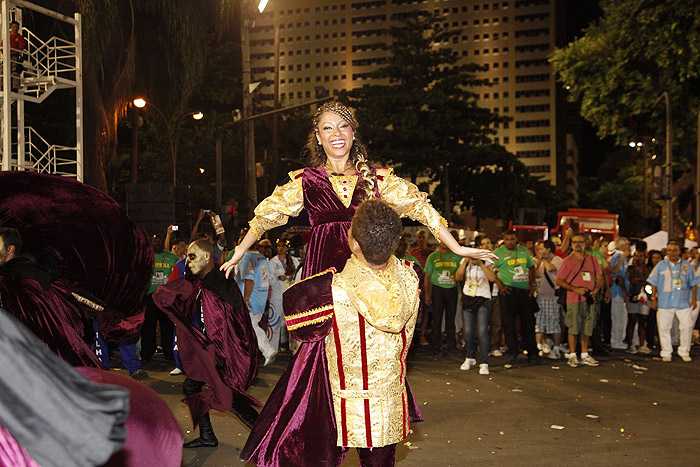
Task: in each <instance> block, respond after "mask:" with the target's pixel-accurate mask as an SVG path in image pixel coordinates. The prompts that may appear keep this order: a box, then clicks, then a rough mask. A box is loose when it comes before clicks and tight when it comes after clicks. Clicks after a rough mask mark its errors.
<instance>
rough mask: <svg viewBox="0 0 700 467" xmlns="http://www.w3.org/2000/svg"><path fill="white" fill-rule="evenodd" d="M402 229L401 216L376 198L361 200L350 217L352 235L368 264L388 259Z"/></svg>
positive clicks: (380, 262) (392, 252)
mask: <svg viewBox="0 0 700 467" xmlns="http://www.w3.org/2000/svg"><path fill="white" fill-rule="evenodd" d="M402 231H403V226H402V225H401V218H400V217H399V215H398V214H396V211H394V210H393V209H392V208H391V206H389V205H388V204H386V203H385V202H383V201H379V200H376V199H370V200H367V201H364V202H362V203H361V204H360V206H359V207H358V208H357V211H355V216H354V217H353V218H352V236H353V237H354V238H355V240H356V241H357V243H358V244H359V245H360V249H362V254H363V255H364V257H365V259H366V260H367V262H368V263H370V264H375V265H379V264H384V263H386V262H387V261H388V260H389V258H390V257H391V255H393V254H394V251H396V247H397V246H398V244H399V239H400V238H401V232H402Z"/></svg>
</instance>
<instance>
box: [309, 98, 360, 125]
mask: <svg viewBox="0 0 700 467" xmlns="http://www.w3.org/2000/svg"><path fill="white" fill-rule="evenodd" d="M324 112H333V113H334V114H336V115H338V116H340V117H341V118H342V119H343V120H345V121H346V122H348V123H349V124H350V126H351V127H352V129H353V130H356V129H357V127H358V123H357V120H356V119H355V114H353V113H352V110H350V109H349V108H347V107H346V106H344V105H343V104H341V103H340V102H338V101H328V102H324V103H323V105H322V106H321V107H319V108H318V110H317V111H316V114H315V115H314V128H316V127H317V126H318V122H319V120H321V115H323V113H324Z"/></svg>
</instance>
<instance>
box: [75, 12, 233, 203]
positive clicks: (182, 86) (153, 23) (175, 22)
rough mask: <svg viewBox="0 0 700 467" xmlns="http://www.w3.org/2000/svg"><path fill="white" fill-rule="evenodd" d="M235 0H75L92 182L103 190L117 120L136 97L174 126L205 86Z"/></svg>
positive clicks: (114, 154)
mask: <svg viewBox="0 0 700 467" xmlns="http://www.w3.org/2000/svg"><path fill="white" fill-rule="evenodd" d="M234 5H235V1H234V0H205V1H201V2H198V5H197V8H192V5H191V2H188V1H187V0H138V1H135V0H129V1H122V0H76V7H77V9H78V11H79V12H80V13H81V14H82V17H83V38H84V40H83V50H84V52H83V58H84V73H83V79H84V87H85V101H86V109H85V111H86V119H85V121H86V128H85V150H86V156H87V157H86V160H87V162H92V163H91V164H88V169H89V170H88V174H87V178H88V181H89V182H90V183H92V184H94V185H95V186H97V187H99V188H102V189H106V188H107V179H106V175H105V173H106V171H107V168H108V167H110V166H111V165H112V163H111V159H113V158H116V157H117V123H118V119H119V116H120V115H122V114H123V113H124V112H125V110H126V109H127V107H128V105H129V103H130V102H131V100H132V99H133V98H134V97H135V94H136V93H139V94H144V95H145V96H146V97H147V98H148V99H149V100H151V101H152V102H155V103H156V105H158V106H159V107H161V108H162V109H163V111H164V113H165V114H166V115H168V116H173V117H172V120H173V121H176V120H177V118H178V117H179V115H180V114H181V113H182V111H183V110H184V109H185V108H186V106H187V103H188V101H189V99H190V98H191V96H192V93H193V91H194V90H195V89H196V88H197V86H198V85H199V84H200V82H201V79H202V73H203V70H204V66H205V64H206V57H207V45H208V41H207V40H206V36H207V34H216V33H219V32H220V31H222V30H223V29H224V28H225V27H226V26H228V25H230V21H231V18H232V17H233V13H234V9H233V7H234Z"/></svg>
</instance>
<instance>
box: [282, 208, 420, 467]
mask: <svg viewBox="0 0 700 467" xmlns="http://www.w3.org/2000/svg"><path fill="white" fill-rule="evenodd" d="M401 231H402V226H401V220H400V219H399V216H398V215H397V214H396V212H395V211H394V210H393V209H392V208H391V207H390V206H389V205H387V204H386V203H384V202H381V201H377V200H368V201H365V202H363V203H362V204H361V205H360V206H359V207H358V209H357V211H356V213H355V216H354V217H353V220H352V224H351V227H350V229H349V231H348V243H349V246H350V250H351V251H352V256H351V257H350V259H349V260H348V261H347V263H346V264H345V267H344V269H343V271H342V272H340V273H336V272H335V270H334V269H329V270H327V271H324V272H322V273H320V274H317V275H315V276H312V277H309V278H307V279H305V280H303V281H301V282H299V283H298V284H296V285H294V286H292V287H291V288H290V289H288V291H287V292H285V295H284V308H285V315H286V321H287V328H288V329H289V331H290V334H291V336H292V337H294V338H296V339H298V340H301V341H316V340H320V339H325V343H326V345H325V348H326V359H327V365H328V375H329V384H330V389H331V393H332V396H333V397H332V398H333V411H334V415H335V422H336V427H337V433H338V435H337V443H336V447H335V449H338V450H340V454H341V456H344V454H345V453H346V452H347V450H348V448H350V447H356V448H357V449H358V454H359V457H360V464H361V465H364V466H369V465H372V466H379V465H381V466H384V465H394V456H395V451H396V443H398V442H399V441H401V440H403V439H405V438H406V436H407V434H408V432H409V415H408V394H407V391H406V384H405V378H406V356H407V354H408V349H409V347H410V343H411V340H412V338H413V331H414V328H415V324H416V317H417V314H418V305H419V280H418V276H417V275H416V273H415V271H414V270H413V268H412V266H411V264H410V263H409V262H408V261H405V260H399V259H398V258H396V257H395V256H394V255H393V252H394V251H395V250H396V247H397V245H398V242H399V238H400V236H401ZM333 448H334V447H332V446H328V447H326V448H324V447H319V449H333ZM370 448H371V449H370Z"/></svg>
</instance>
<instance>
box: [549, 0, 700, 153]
mask: <svg viewBox="0 0 700 467" xmlns="http://www.w3.org/2000/svg"><path fill="white" fill-rule="evenodd" d="M601 3H602V4H601V6H602V9H603V12H604V16H603V17H602V18H601V19H600V20H599V21H598V22H597V23H595V24H593V25H591V26H590V27H588V28H587V29H586V30H585V35H584V36H583V37H580V38H578V39H576V40H575V41H573V42H571V43H570V44H569V45H568V46H566V47H565V48H563V49H559V50H556V51H555V52H554V53H553V54H552V57H551V63H552V65H553V66H554V70H555V72H556V73H557V74H558V75H559V78H560V80H561V81H562V82H563V83H564V85H565V86H566V88H567V89H568V90H569V96H568V98H569V100H570V101H572V102H576V101H580V103H581V115H582V116H583V117H584V118H586V119H587V120H589V121H590V122H591V123H592V124H593V125H594V126H595V127H596V128H597V130H598V134H599V135H600V136H601V137H603V136H614V137H615V138H616V140H617V142H618V143H620V144H623V145H624V144H627V143H628V142H629V141H630V140H632V139H633V138H635V137H637V136H640V135H659V136H660V135H662V134H663V133H664V130H663V128H664V125H665V112H664V107H663V105H660V106H657V107H656V108H652V105H653V103H654V101H655V100H656V98H657V96H659V95H660V94H661V93H663V92H669V94H670V96H671V99H672V105H673V109H672V114H673V120H674V128H675V136H676V137H678V138H680V141H681V144H682V145H684V146H685V147H686V148H692V145H690V144H688V140H692V139H693V137H694V134H695V129H696V126H697V108H698V105H697V104H698V98H699V97H700V87H699V86H698V78H700V3H698V2H687V1H684V0H665V1H663V2H658V1H654V0H602V2H601ZM689 103H690V105H689ZM688 152H690V151H688Z"/></svg>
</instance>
